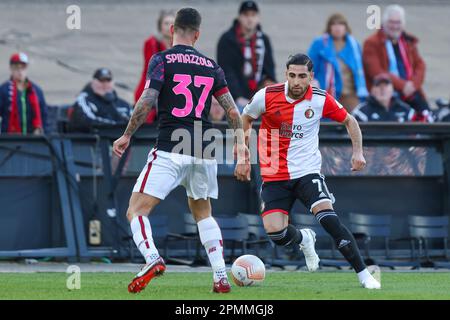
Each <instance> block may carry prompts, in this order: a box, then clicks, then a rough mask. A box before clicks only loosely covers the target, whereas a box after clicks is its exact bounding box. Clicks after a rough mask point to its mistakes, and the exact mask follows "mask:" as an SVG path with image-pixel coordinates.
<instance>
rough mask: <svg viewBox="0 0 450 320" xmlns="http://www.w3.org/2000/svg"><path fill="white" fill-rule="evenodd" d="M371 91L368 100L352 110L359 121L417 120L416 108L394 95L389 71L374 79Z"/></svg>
mask: <svg viewBox="0 0 450 320" xmlns="http://www.w3.org/2000/svg"><path fill="white" fill-rule="evenodd" d="M370 93H371V95H370V96H369V97H368V98H367V101H365V102H363V103H361V104H360V105H358V106H357V107H356V108H355V109H354V110H353V112H352V113H353V115H354V116H355V118H356V119H357V120H358V121H361V122H368V121H394V122H405V121H413V120H415V112H414V109H412V108H411V107H410V106H409V105H408V104H406V103H404V102H403V101H402V100H400V99H399V98H397V97H394V96H393V93H394V87H393V85H392V81H391V78H390V76H389V74H388V73H382V74H379V75H378V76H376V77H375V78H374V79H373V81H372V89H371V91H370Z"/></svg>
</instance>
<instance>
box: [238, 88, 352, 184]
mask: <svg viewBox="0 0 450 320" xmlns="http://www.w3.org/2000/svg"><path fill="white" fill-rule="evenodd" d="M287 90H288V83H287V82H286V83H284V84H283V83H281V84H276V85H273V86H269V87H267V88H264V89H261V90H259V91H258V92H257V93H256V94H255V95H254V97H253V98H252V99H251V100H250V102H249V103H248V104H247V106H246V107H245V109H244V111H243V114H246V115H248V116H250V117H252V118H253V119H258V118H259V117H260V116H261V117H262V122H261V126H260V129H259V133H258V153H259V163H260V167H261V175H262V178H263V181H281V180H291V179H296V178H300V177H303V176H305V175H307V174H311V173H320V169H321V165H322V156H321V154H320V151H319V129H320V119H321V118H322V117H326V118H330V119H332V120H335V121H338V122H343V121H344V120H345V118H346V116H347V111H346V110H345V109H344V108H343V107H342V105H341V104H340V103H339V102H337V101H336V100H335V99H334V98H333V96H331V95H329V94H328V93H327V92H325V91H323V90H321V89H318V88H315V87H312V86H309V88H308V89H307V91H306V93H305V95H304V96H303V98H302V99H299V100H293V99H291V98H290V97H288V95H287Z"/></svg>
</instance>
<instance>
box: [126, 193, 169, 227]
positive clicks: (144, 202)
mask: <svg viewBox="0 0 450 320" xmlns="http://www.w3.org/2000/svg"><path fill="white" fill-rule="evenodd" d="M160 202H161V200H160V199H158V198H156V197H153V196H150V195H148V194H145V193H139V192H133V193H132V194H131V198H130V203H129V205H128V210H127V218H128V221H131V220H132V219H133V218H134V217H136V216H141V215H145V216H146V215H149V214H150V212H151V211H152V210H153V208H154V207H156V205H157V204H158V203H160Z"/></svg>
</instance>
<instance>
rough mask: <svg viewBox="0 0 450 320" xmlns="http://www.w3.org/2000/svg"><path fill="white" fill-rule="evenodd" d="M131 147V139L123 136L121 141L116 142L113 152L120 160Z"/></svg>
mask: <svg viewBox="0 0 450 320" xmlns="http://www.w3.org/2000/svg"><path fill="white" fill-rule="evenodd" d="M129 145H130V137H129V136H125V135H123V136H121V137H120V138H119V139H117V140H116V141H114V143H113V151H114V153H115V154H116V155H117V156H118V157H119V158H120V157H121V156H122V155H123V153H124V152H125V150H127V148H128V146H129Z"/></svg>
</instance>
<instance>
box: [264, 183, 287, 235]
mask: <svg viewBox="0 0 450 320" xmlns="http://www.w3.org/2000/svg"><path fill="white" fill-rule="evenodd" d="M261 200H262V210H261V216H262V218H263V223H264V229H265V230H266V232H269V233H270V232H277V231H280V230H283V229H284V228H286V227H287V225H288V221H289V212H290V211H291V209H292V206H293V204H294V202H295V196H294V194H293V193H292V190H291V189H290V186H289V182H287V181H286V182H265V183H263V185H262V188H261Z"/></svg>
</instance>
